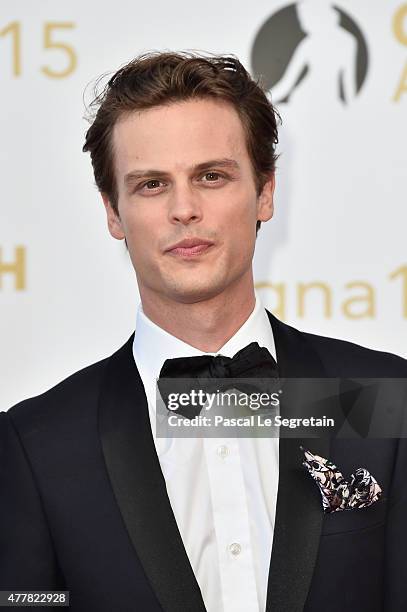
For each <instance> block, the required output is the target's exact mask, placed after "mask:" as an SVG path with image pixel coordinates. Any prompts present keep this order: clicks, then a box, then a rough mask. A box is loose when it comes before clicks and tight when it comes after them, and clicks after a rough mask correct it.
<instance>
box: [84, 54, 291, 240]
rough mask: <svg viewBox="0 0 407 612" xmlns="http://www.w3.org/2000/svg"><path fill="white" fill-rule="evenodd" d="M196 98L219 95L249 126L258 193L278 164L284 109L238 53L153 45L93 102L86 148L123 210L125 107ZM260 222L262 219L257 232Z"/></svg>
mask: <svg viewBox="0 0 407 612" xmlns="http://www.w3.org/2000/svg"><path fill="white" fill-rule="evenodd" d="M194 98H195V99H196V98H217V99H219V100H223V101H227V102H229V103H230V104H232V105H233V107H234V108H235V109H236V111H237V113H238V114H239V117H240V119H241V121H242V124H243V127H244V129H245V132H246V143H247V149H248V154H249V157H250V159H251V162H252V166H253V170H254V176H255V181H256V189H257V193H258V194H260V193H261V191H262V189H263V186H264V184H265V182H266V180H267V177H268V175H269V174H270V173H272V172H274V170H275V162H276V159H277V157H278V156H277V155H276V153H275V147H276V144H277V142H278V132H277V119H279V120H280V121H281V119H280V116H279V114H278V113H277V111H276V110H275V108H274V107H273V105H272V104H271V102H270V101H269V100H268V98H267V96H266V95H265V93H264V91H263V89H262V87H261V86H260V85H259V81H254V80H253V79H252V77H251V76H250V75H249V73H248V72H247V70H246V69H245V68H244V67H243V65H242V64H241V63H240V61H239V60H238V59H237V58H236V57H235V56H234V55H227V56H221V55H213V54H207V55H198V54H196V53H191V52H186V51H180V52H176V53H172V52H159V51H153V52H149V53H144V54H142V55H140V56H139V57H136V58H135V59H133V60H132V61H131V62H129V63H128V64H126V65H125V66H123V67H122V68H120V69H119V70H118V71H117V72H116V73H115V74H114V75H113V76H112V77H111V78H110V80H109V81H108V83H107V85H106V86H105V87H104V89H103V91H102V92H101V93H99V94H97V93H95V98H94V100H93V101H92V103H91V104H90V107H89V110H90V111H91V113H92V114H91V117H92V119H91V121H92V124H91V126H90V128H89V129H88V130H87V132H86V137H85V144H84V146H83V151H84V152H87V151H89V152H90V156H91V160H92V166H93V172H94V176H95V182H96V186H97V187H98V189H99V191H100V192H102V193H105V194H106V195H107V197H108V198H109V201H110V203H111V205H112V208H113V210H114V211H115V213H116V214H117V215H118V216H119V211H118V190H117V184H116V178H115V173H114V160H113V147H112V132H113V128H114V126H115V124H116V122H117V120H118V119H119V117H120V116H121V115H122V114H123V113H127V112H131V111H136V110H146V109H149V108H152V107H154V106H160V105H164V104H170V103H173V102H179V101H185V100H190V99H194ZM260 225H261V222H260V221H258V222H257V226H256V233H257V231H258V229H259V227H260Z"/></svg>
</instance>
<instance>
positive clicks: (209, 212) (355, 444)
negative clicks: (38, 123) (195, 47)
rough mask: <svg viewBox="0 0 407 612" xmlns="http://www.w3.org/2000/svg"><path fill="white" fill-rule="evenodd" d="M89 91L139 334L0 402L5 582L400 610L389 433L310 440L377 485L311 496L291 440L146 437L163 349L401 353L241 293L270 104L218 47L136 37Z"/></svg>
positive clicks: (217, 611)
mask: <svg viewBox="0 0 407 612" xmlns="http://www.w3.org/2000/svg"><path fill="white" fill-rule="evenodd" d="M96 108H97V113H96V115H95V117H94V121H93V123H92V125H91V127H90V129H89V130H88V132H87V135H86V142H85V146H84V150H85V151H89V152H90V154H91V159H92V164H93V169H94V174H95V180H96V184H97V186H98V188H99V190H100V192H101V195H102V198H103V203H104V206H105V209H106V213H107V222H108V227H109V231H110V233H111V235H112V236H113V237H114V238H116V239H118V240H123V239H124V240H125V241H126V245H127V247H128V250H129V254H130V257H131V260H132V263H133V266H134V269H135V273H136V277H137V282H138V287H139V291H140V296H141V305H140V307H139V310H138V313H137V321H136V332H135V334H132V335H131V336H130V338H129V339H128V340H127V342H126V343H125V344H124V345H123V346H122V347H121V348H120V349H119V350H117V351H116V352H115V353H114V354H113V355H111V356H110V357H107V358H106V359H103V360H102V361H100V362H98V363H95V364H93V365H90V366H89V367H87V368H85V369H83V370H81V371H79V372H77V373H75V374H73V375H72V376H70V377H69V378H67V379H66V380H64V381H62V382H61V383H59V384H58V385H56V386H55V387H54V388H52V389H50V390H49V391H47V392H46V393H44V394H42V395H40V396H38V397H35V398H30V399H27V400H25V401H22V402H20V403H19V404H17V405H16V406H14V407H12V408H11V409H10V410H9V411H8V412H7V413H3V414H0V417H1V419H0V425H1V430H0V431H1V463H0V491H1V504H0V518H1V521H0V525H1V526H0V589H3V590H10V589H14V590H15V589H20V590H23V589H24V590H29V589H31V590H57V589H59V590H69V591H70V602H71V610H73V611H75V612H79V611H86V612H88V611H93V610H95V611H97V612H105V611H106V612H112V611H115V612H116V611H118V612H119V611H120V612H125V611H134V610H140V611H143V612H144V611H149V612H150V611H151V612H153V611H159V610H165V611H166V612H180V611H188V612H198V611H204V610H205V609H206V610H208V611H210V612H222V611H224V612H240V611H242V612H243V611H244V612H254V611H258V610H262V611H263V610H268V611H269V612H271V611H272V612H299V611H300V610H304V611H306V612H320V611H321V610H329V611H330V612H339V611H342V610H343V608H344V607H346V608H348V609H349V610H352V611H353V610H359V611H362V610H363V611H366V612H367V611H369V612H376V611H377V612H378V611H379V610H380V611H382V610H385V611H386V612H397V611H401V610H404V609H405V606H406V602H407V586H406V585H407V566H406V562H405V560H404V553H405V550H406V549H407V526H406V521H405V517H406V510H407V499H406V487H405V478H404V475H405V470H406V467H407V452H406V445H405V440H404V439H394V438H383V439H369V438H367V437H364V436H358V437H355V438H352V439H350V438H345V437H344V438H340V439H339V438H338V439H334V440H332V441H331V443H329V441H328V440H327V439H326V438H322V437H321V438H319V439H317V438H316V439H309V440H306V442H307V444H306V446H307V448H308V449H310V451H311V452H313V453H315V454H317V455H318V456H321V457H325V458H326V459H329V460H330V461H333V462H334V463H335V464H336V465H337V466H339V468H340V469H341V470H342V471H343V473H344V474H346V475H349V474H351V473H352V472H354V471H355V470H356V469H357V468H358V467H364V468H366V469H367V470H369V472H370V473H371V474H372V475H373V476H374V477H375V478H376V479H377V482H378V483H379V484H380V487H381V488H382V491H383V497H381V499H379V500H378V501H376V502H375V503H372V504H370V505H369V506H368V507H365V508H363V509H353V510H350V509H347V510H344V511H337V512H332V513H329V514H327V513H324V512H323V509H322V505H321V496H320V494H319V492H318V487H317V485H316V483H315V482H313V480H312V479H311V478H310V477H309V474H307V472H306V470H305V469H304V467H303V465H302V461H303V459H304V456H303V453H302V451H301V449H300V448H299V440H297V439H295V438H291V439H289V438H286V437H281V439H279V438H271V437H265V438H261V439H260V438H255V437H252V438H239V439H238V438H225V439H221V438H218V439H209V438H194V437H191V438H185V439H181V438H176V437H175V438H173V439H168V440H166V439H165V438H164V439H163V438H161V439H160V438H158V437H157V435H156V434H157V432H156V418H155V417H156V415H155V408H156V406H155V381H156V379H157V378H158V377H159V376H160V372H161V371H162V368H163V366H164V364H167V365H168V364H170V365H171V366H172V365H174V363H179V361H177V360H179V359H180V358H183V359H181V361H182V363H183V364H184V365H185V367H186V371H187V372H188V371H189V370H188V368H189V365H191V367H192V364H196V363H197V362H196V358H198V359H202V355H204V356H205V355H207V357H205V359H206V358H208V359H209V358H210V363H211V364H212V365H213V364H214V363H215V362H214V361H213V359H212V356H215V355H216V356H217V357H214V359H215V360H216V359H217V360H218V361H216V363H219V357H218V355H222V356H223V357H222V358H221V359H223V360H224V361H223V362H222V363H230V361H228V359H227V358H229V360H230V359H231V358H233V357H234V356H235V355H236V354H237V353H239V351H242V350H243V351H247V347H248V345H250V344H251V343H253V342H254V343H258V345H259V347H263V349H260V348H259V347H257V345H256V349H255V350H256V351H257V349H259V350H260V351H261V350H263V351H264V350H266V349H267V350H266V355H267V356H268V357H267V359H268V363H269V365H270V373H271V372H274V373H275V368H277V370H278V375H279V376H281V377H284V378H290V377H304V378H329V377H331V378H333V377H341V378H348V377H352V378H357V377H359V378H363V377H368V378H376V377H383V378H386V377H387V378H395V379H399V378H400V379H403V378H405V377H407V364H406V361H405V360H403V359H401V358H400V357H397V356H394V355H390V354H387V353H379V352H377V351H372V350H369V349H366V348H362V347H360V346H357V345H354V344H351V343H348V342H344V341H340V340H335V339H331V338H325V337H320V336H316V335H312V334H307V333H303V332H300V331H298V330H295V329H293V328H292V327H290V326H288V325H286V324H284V323H282V322H281V321H279V320H278V319H276V318H275V317H274V316H273V315H272V314H271V313H270V312H268V311H267V310H265V309H264V307H262V305H261V302H260V299H259V296H258V295H256V293H255V291H254V285H253V273H252V257H253V252H254V247H255V241H256V235H257V231H258V229H259V227H260V224H261V223H262V222H265V221H268V220H269V219H270V218H271V217H272V215H273V193H274V185H275V179H274V169H275V160H276V155H275V144H276V142H277V121H276V113H275V111H274V109H273V107H272V105H271V104H270V103H269V101H268V100H267V98H266V96H265V95H264V93H263V92H262V90H261V88H260V87H259V86H258V84H256V83H254V82H253V80H252V79H251V78H250V76H249V75H248V73H247V72H246V71H245V69H244V68H243V66H242V65H241V64H240V63H239V62H238V61H237V60H236V59H235V58H233V57H217V56H210V57H209V56H208V57H201V56H198V55H194V54H188V53H177V54H176V53H152V54H146V55H144V56H141V57H139V58H137V59H135V60H134V61H132V62H130V64H128V65H127V66H125V67H124V68H122V69H120V70H119V71H118V72H117V73H116V74H115V75H114V76H113V77H112V78H111V80H110V81H109V83H108V85H107V87H106V89H105V91H104V92H103V93H102V95H101V96H99V97H98V98H97V99H96ZM250 350H251V349H250ZM244 354H245V355H247V352H245V353H244ZM256 354H257V353H256ZM262 354H263V355H264V354H265V353H264V352H263V353H262ZM173 360H174V361H173ZM194 360H195V361H194ZM212 365H211V367H212ZM246 365H247V366H248V367H249V368H250V366H251V359H248V360H247V364H246ZM273 368H274V369H273ZM270 375H271V376H272V375H273V374H272V373H271V374H270Z"/></svg>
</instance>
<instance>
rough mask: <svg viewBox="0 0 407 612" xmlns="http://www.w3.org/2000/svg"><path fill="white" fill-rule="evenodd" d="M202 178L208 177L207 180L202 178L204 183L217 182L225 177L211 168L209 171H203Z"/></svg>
mask: <svg viewBox="0 0 407 612" xmlns="http://www.w3.org/2000/svg"><path fill="white" fill-rule="evenodd" d="M202 178H203V179H208V180H204V181H203V182H204V183H219V182H220V181H221V180H222V179H224V178H225V177H224V176H223V175H222V174H220V173H219V172H214V171H212V170H211V172H205V174H204V175H203V176H202Z"/></svg>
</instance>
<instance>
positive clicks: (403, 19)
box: [393, 4, 407, 102]
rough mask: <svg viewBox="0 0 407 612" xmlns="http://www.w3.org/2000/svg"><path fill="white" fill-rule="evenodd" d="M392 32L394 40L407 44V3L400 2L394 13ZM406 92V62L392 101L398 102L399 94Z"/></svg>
mask: <svg viewBox="0 0 407 612" xmlns="http://www.w3.org/2000/svg"><path fill="white" fill-rule="evenodd" d="M393 34H394V36H395V37H396V40H397V41H398V42H399V43H400V44H401V45H405V46H407V4H402V5H401V6H399V8H398V9H397V10H396V12H395V13H394V17H393ZM405 93H407V63H406V64H405V65H404V68H403V70H402V71H401V75H400V79H399V81H398V84H397V88H396V91H395V93H394V96H393V102H399V100H400V98H401V96H402V95H403V94H405Z"/></svg>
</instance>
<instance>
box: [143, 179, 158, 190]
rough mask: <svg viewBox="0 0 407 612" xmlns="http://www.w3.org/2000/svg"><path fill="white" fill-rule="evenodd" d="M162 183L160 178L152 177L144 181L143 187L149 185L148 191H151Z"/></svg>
mask: <svg viewBox="0 0 407 612" xmlns="http://www.w3.org/2000/svg"><path fill="white" fill-rule="evenodd" d="M160 184H161V181H159V180H158V179H150V180H149V181H147V182H145V183H143V185H141V187H142V188H144V187H147V190H148V191H151V190H152V189H157V188H158V187H159V186H160Z"/></svg>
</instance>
